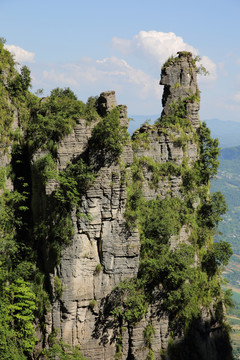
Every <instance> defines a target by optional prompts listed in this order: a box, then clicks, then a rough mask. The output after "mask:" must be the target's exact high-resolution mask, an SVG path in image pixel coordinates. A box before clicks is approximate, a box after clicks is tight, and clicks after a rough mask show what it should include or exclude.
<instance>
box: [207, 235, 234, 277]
mask: <svg viewBox="0 0 240 360" xmlns="http://www.w3.org/2000/svg"><path fill="white" fill-rule="evenodd" d="M232 254H233V252H232V248H231V245H230V244H229V243H228V242H226V241H222V240H221V241H220V242H217V243H214V244H213V246H212V249H210V250H208V251H207V253H206V254H205V256H204V257H203V260H202V266H203V269H204V270H206V272H207V273H208V274H209V276H213V275H214V274H215V273H216V272H217V270H218V268H219V267H220V266H226V265H227V264H228V261H229V259H230V257H231V255H232Z"/></svg>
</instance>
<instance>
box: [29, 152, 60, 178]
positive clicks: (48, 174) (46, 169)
mask: <svg viewBox="0 0 240 360" xmlns="http://www.w3.org/2000/svg"><path fill="white" fill-rule="evenodd" d="M34 167H35V168H36V171H37V173H38V176H41V178H42V182H43V184H46V183H47V182H48V180H50V179H56V178H57V166H56V162H55V161H54V159H53V157H52V155H51V153H47V155H45V156H43V157H41V158H39V159H38V160H37V161H36V162H35V163H34Z"/></svg>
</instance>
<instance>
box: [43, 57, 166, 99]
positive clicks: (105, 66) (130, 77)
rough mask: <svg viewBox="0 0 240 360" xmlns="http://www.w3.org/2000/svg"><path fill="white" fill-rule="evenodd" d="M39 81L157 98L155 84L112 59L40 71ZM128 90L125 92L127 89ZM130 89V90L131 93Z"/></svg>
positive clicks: (158, 96) (123, 61)
mask: <svg viewBox="0 0 240 360" xmlns="http://www.w3.org/2000/svg"><path fill="white" fill-rule="evenodd" d="M43 78H44V79H45V80H48V81H54V82H55V83H56V84H57V83H61V84H64V85H65V86H68V85H72V86H75V87H79V88H81V87H82V86H83V84H84V86H91V84H92V85H94V86H96V88H98V87H99V86H102V87H104V90H107V89H109V90H110V89H115V90H116V89H117V90H118V91H119V92H128V91H129V89H130V91H134V92H135V95H137V96H138V97H139V98H140V99H147V98H148V97H154V98H158V99H160V97H161V88H160V86H159V84H158V83H159V81H158V80H156V79H154V78H152V77H151V76H149V75H147V74H146V73H145V72H144V71H142V70H140V69H135V68H133V67H132V66H130V65H129V64H128V63H127V62H126V61H125V60H123V59H119V58H117V57H115V56H112V57H108V58H104V59H102V60H93V59H89V58H83V59H81V61H80V62H79V63H75V64H67V65H65V66H63V67H61V68H57V67H54V69H50V70H44V71H43ZM128 88H129V89H128ZM133 88H134V90H133Z"/></svg>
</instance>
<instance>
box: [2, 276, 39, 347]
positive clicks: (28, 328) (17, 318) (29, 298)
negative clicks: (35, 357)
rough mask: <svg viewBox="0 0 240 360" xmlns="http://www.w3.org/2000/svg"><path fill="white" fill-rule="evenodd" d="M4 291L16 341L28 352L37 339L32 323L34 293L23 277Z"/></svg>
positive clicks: (34, 305) (34, 308) (34, 307)
mask: <svg viewBox="0 0 240 360" xmlns="http://www.w3.org/2000/svg"><path fill="white" fill-rule="evenodd" d="M6 291H7V293H8V296H9V300H10V304H9V312H10V319H12V321H13V324H14V326H13V327H14V330H15V332H16V333H17V337H18V341H19V343H20V344H21V346H22V348H23V351H24V352H25V353H26V354H29V353H31V352H32V351H33V349H34V346H35V343H36V340H37V339H36V337H35V333H34V325H33V321H34V318H35V316H34V312H35V310H36V304H35V300H36V295H35V294H34V292H33V291H32V289H31V287H30V283H28V282H26V281H24V280H23V279H16V280H15V281H14V282H13V283H12V284H11V285H10V286H9V287H7V288H6Z"/></svg>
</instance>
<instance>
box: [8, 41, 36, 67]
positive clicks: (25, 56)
mask: <svg viewBox="0 0 240 360" xmlns="http://www.w3.org/2000/svg"><path fill="white" fill-rule="evenodd" d="M4 47H5V48H6V49H7V50H8V51H10V53H12V54H13V55H14V56H15V60H16V61H17V62H20V63H33V62H34V57H35V54H34V53H33V52H30V51H27V50H24V49H22V48H20V47H19V46H16V45H4Z"/></svg>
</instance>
